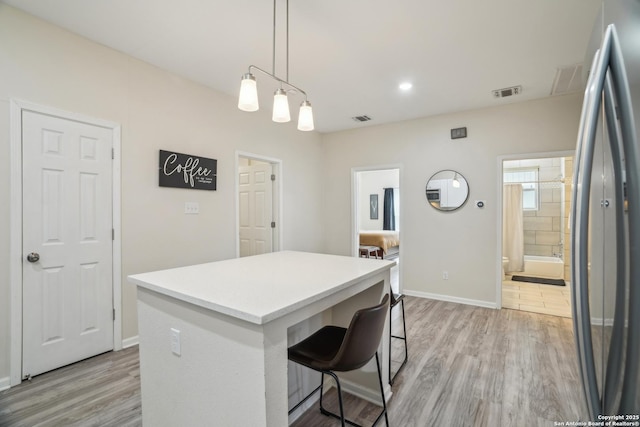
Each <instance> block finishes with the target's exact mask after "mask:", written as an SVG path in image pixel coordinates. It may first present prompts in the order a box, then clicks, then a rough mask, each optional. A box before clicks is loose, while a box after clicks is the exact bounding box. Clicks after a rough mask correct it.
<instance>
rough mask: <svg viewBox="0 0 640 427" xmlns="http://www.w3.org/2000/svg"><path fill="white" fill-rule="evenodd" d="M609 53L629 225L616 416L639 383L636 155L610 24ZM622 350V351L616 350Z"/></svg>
mask: <svg viewBox="0 0 640 427" xmlns="http://www.w3.org/2000/svg"><path fill="white" fill-rule="evenodd" d="M607 34H610V35H611V37H610V40H611V53H610V60H609V62H610V64H609V67H610V69H611V73H612V77H613V78H612V83H613V90H614V93H615V96H616V100H617V101H618V107H619V114H620V133H621V136H622V145H623V147H624V152H625V161H626V166H627V167H626V180H627V200H628V223H629V307H630V309H629V316H628V322H627V323H628V330H627V349H626V366H625V371H624V375H623V378H624V380H623V384H622V397H621V401H620V409H619V411H618V413H619V414H637V413H638V411H639V410H640V408H639V407H638V406H639V405H638V403H637V402H638V395H637V393H638V383H639V382H640V310H639V309H638V307H640V206H639V205H638V203H640V152H639V148H638V140H637V136H636V129H635V120H634V116H633V107H632V104H631V92H630V90H629V80H628V79H627V72H626V68H625V65H624V60H623V58H622V49H621V47H620V41H619V38H618V34H617V32H616V29H615V26H614V25H613V24H611V25H609V26H608V27H607ZM620 351H622V350H620Z"/></svg>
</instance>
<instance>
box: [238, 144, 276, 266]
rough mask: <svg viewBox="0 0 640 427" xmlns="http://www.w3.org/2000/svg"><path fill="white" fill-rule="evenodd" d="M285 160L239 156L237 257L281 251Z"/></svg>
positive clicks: (241, 154) (251, 155) (246, 155)
mask: <svg viewBox="0 0 640 427" xmlns="http://www.w3.org/2000/svg"><path fill="white" fill-rule="evenodd" d="M280 170H281V162H280V161H279V160H276V159H270V158H266V157H262V156H257V155H253V154H247V153H237V156H236V207H237V209H236V211H237V213H238V214H237V217H236V224H237V226H236V229H237V235H236V236H237V243H236V256H237V257H245V256H252V255H260V254H264V253H269V252H277V251H279V250H280V246H281V242H282V224H281V221H280V212H282V206H281V197H280V194H282V179H281V177H280Z"/></svg>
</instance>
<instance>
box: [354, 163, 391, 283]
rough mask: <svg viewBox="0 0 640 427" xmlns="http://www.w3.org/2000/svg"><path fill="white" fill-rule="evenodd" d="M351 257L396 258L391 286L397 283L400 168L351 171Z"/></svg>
mask: <svg viewBox="0 0 640 427" xmlns="http://www.w3.org/2000/svg"><path fill="white" fill-rule="evenodd" d="M353 177H354V185H353V189H354V191H353V215H354V216H353V222H352V224H353V256H361V257H369V258H371V257H375V258H382V259H387V260H392V261H395V264H396V265H395V266H394V267H392V269H391V287H392V289H393V291H394V292H396V293H399V292H400V291H401V284H400V265H401V264H400V258H401V257H400V253H401V251H400V224H401V221H400V217H401V208H400V206H401V199H400V168H399V167H380V168H370V169H359V170H354V171H353Z"/></svg>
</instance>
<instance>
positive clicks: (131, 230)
mask: <svg viewBox="0 0 640 427" xmlns="http://www.w3.org/2000/svg"><path fill="white" fill-rule="evenodd" d="M241 71H242V70H239V71H238V73H239V74H238V76H240V74H241ZM11 98H18V99H21V100H25V101H30V102H33V103H37V104H42V105H45V106H50V107H55V108H58V109H62V110H67V111H70V112H75V113H80V114H83V115H86V116H91V117H95V118H99V119H103V120H109V121H112V122H117V123H119V124H121V126H122V159H121V167H122V267H123V269H122V283H123V297H122V299H123V301H122V306H123V326H122V336H123V338H124V339H126V338H130V337H135V336H136V335H137V318H136V295H135V288H134V286H132V285H131V284H129V283H128V282H127V280H126V276H128V275H130V274H134V273H140V272H145V271H150V270H157V269H161V268H168V267H174V266H181V265H187V264H195V263H201V262H206V261H212V260H220V259H225V258H232V257H234V256H235V253H236V252H235V238H236V236H235V227H236V224H235V215H236V213H235V177H234V174H235V173H234V167H235V152H236V150H240V151H243V152H249V153H254V154H258V155H263V156H268V157H271V158H278V159H281V160H282V162H283V163H282V164H283V171H282V172H283V182H284V195H283V197H284V212H283V215H282V218H283V221H284V223H283V227H284V242H283V245H282V246H283V248H284V249H296V250H306V251H318V250H320V249H321V248H322V244H321V241H322V234H323V233H322V229H321V224H322V216H321V214H322V212H321V205H320V198H319V197H317V195H318V194H321V180H322V178H323V174H322V169H321V164H320V162H318V161H317V159H318V158H320V156H321V154H322V152H321V145H320V136H319V134H317V133H314V132H311V133H307V132H299V131H297V130H296V126H295V124H293V123H290V124H285V125H281V124H274V123H272V122H271V120H270V117H269V112H268V111H260V112H258V113H251V114H250V113H244V112H241V111H239V110H238V109H237V107H236V103H237V100H236V99H235V98H233V97H230V96H227V95H223V94H220V93H218V92H215V91H213V90H211V89H209V88H207V87H205V86H202V85H199V84H196V83H193V82H191V81H188V80H186V79H183V78H180V77H178V76H176V75H173V74H171V73H169V72H166V71H163V70H160V69H158V68H156V67H153V66H151V65H149V64H146V63H144V62H141V61H139V60H136V59H133V58H131V57H128V56H126V55H124V54H122V53H119V52H117V51H114V50H111V49H108V48H106V47H104V46H101V45H98V44H96V43H93V42H91V41H89V40H86V39H84V38H81V37H78V36H76V35H74V34H72V33H70V32H67V31H65V30H62V29H60V28H58V27H55V26H52V25H50V24H48V23H45V22H43V21H41V20H39V19H37V18H34V17H32V16H30V15H27V14H24V13H23V12H20V11H18V10H16V9H13V8H11V7H9V6H6V5H4V4H2V3H0V382H1V380H2V379H3V378H6V377H8V376H9V319H10V306H9V297H10V284H9V272H8V264H7V263H8V259H9V227H10V224H9V185H8V181H9V170H10V169H9V100H10V99H11ZM159 149H167V150H174V151H179V152H182V153H188V154H195V155H200V156H204V157H210V158H215V159H217V160H218V190H217V191H215V192H208V191H195V190H184V189H172V188H160V187H158V184H157V181H158V163H157V162H158V150H159ZM186 201H190V202H198V203H199V205H200V214H199V215H184V214H183V211H184V203H185V202H186Z"/></svg>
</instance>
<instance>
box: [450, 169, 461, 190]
mask: <svg viewBox="0 0 640 427" xmlns="http://www.w3.org/2000/svg"><path fill="white" fill-rule="evenodd" d="M451 185H452V186H453V188H460V181H459V180H458V174H457V173H456V174H455V175H454V177H453V181H452V182H451Z"/></svg>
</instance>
